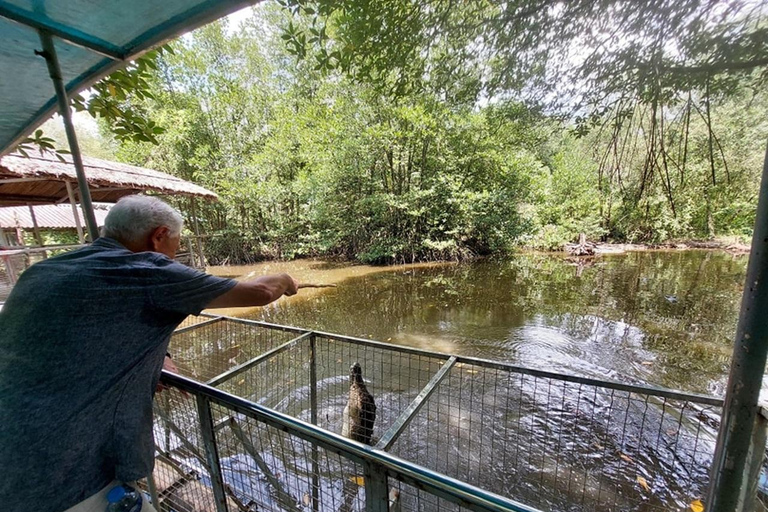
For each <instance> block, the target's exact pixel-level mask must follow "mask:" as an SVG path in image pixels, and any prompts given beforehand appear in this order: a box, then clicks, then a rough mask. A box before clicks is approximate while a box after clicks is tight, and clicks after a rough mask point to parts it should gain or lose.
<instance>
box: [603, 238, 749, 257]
mask: <svg viewBox="0 0 768 512" xmlns="http://www.w3.org/2000/svg"><path fill="white" fill-rule="evenodd" d="M691 249H705V250H720V251H726V252H729V253H733V254H746V253H749V250H750V246H749V245H748V244H745V243H743V242H742V241H741V240H739V239H738V238H736V237H729V238H716V239H714V240H670V241H668V242H663V243H660V244H624V243H599V244H597V247H596V248H595V252H596V253H598V254H618V253H622V252H629V251H658V250H691Z"/></svg>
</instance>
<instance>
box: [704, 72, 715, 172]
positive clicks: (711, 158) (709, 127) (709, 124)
mask: <svg viewBox="0 0 768 512" xmlns="http://www.w3.org/2000/svg"><path fill="white" fill-rule="evenodd" d="M709 82H710V80H709V76H707V87H706V93H705V94H706V106H707V118H706V119H705V120H704V122H705V123H706V124H707V134H708V137H707V143H708V145H709V166H710V168H711V169H712V185H713V186H716V185H717V180H716V179H715V154H714V151H713V149H712V118H711V117H710V105H709V104H710V102H711V97H710V95H709Z"/></svg>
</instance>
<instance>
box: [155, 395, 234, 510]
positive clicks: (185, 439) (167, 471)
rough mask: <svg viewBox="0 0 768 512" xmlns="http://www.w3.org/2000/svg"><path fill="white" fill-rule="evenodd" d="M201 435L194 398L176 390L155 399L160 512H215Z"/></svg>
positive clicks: (156, 479)
mask: <svg viewBox="0 0 768 512" xmlns="http://www.w3.org/2000/svg"><path fill="white" fill-rule="evenodd" d="M200 432H201V430H200V421H199V418H198V411H197V405H196V402H195V398H194V397H192V396H189V395H186V394H185V393H183V392H181V391H179V390H176V389H170V390H165V391H163V392H161V393H159V394H158V395H157V397H156V398H155V424H154V432H153V433H154V437H155V447H156V458H155V469H154V472H153V477H154V480H155V484H156V485H157V490H158V498H159V504H160V506H159V509H158V510H159V511H162V512H170V511H175V512H215V511H216V502H215V500H214V497H213V491H212V488H211V479H210V469H209V467H208V462H207V460H206V456H205V448H204V447H203V442H202V439H201V434H200ZM156 508H157V507H156ZM233 510H234V509H233Z"/></svg>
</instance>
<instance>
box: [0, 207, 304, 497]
mask: <svg viewBox="0 0 768 512" xmlns="http://www.w3.org/2000/svg"><path fill="white" fill-rule="evenodd" d="M181 228H182V218H181V215H179V213H178V212H176V211H175V210H174V209H173V208H171V207H170V206H168V205H167V204H166V203H164V202H163V201H161V200H159V199H156V198H152V197H146V196H129V197H126V198H123V199H121V200H120V201H119V202H118V203H117V204H116V205H115V206H114V207H113V208H112V210H110V212H109V214H108V215H107V218H106V220H105V223H104V229H103V234H104V236H103V237H102V238H99V239H98V240H96V241H94V242H93V243H92V244H91V245H89V246H87V247H84V248H81V249H79V250H76V251H73V252H69V253H66V254H63V255H60V256H56V257H54V258H50V259H48V260H44V261H42V262H40V263H37V264H35V265H32V267H30V268H29V269H28V270H26V271H25V272H24V273H23V274H22V275H21V277H20V279H19V281H18V283H17V284H16V286H15V287H14V288H13V290H12V292H11V295H10V296H9V298H8V300H7V302H6V304H5V306H4V307H3V309H2V311H0V467H2V468H4V472H3V476H2V478H0V497H1V498H2V502H3V505H2V509H3V510H13V511H17V512H23V511H30V512H31V511H34V512H61V511H63V510H71V511H85V510H88V511H90V510H98V511H99V512H101V511H103V510H105V508H106V498H105V497H106V494H107V492H108V491H109V490H110V489H111V488H112V487H114V486H115V485H117V484H118V483H121V482H133V481H135V480H138V479H140V478H143V477H145V476H147V475H148V474H149V473H150V472H151V471H152V467H153V465H154V441H153V438H152V395H153V393H154V391H155V388H156V386H157V383H158V381H159V378H160V370H161V369H162V368H163V364H164V361H165V364H166V366H167V367H170V366H171V364H172V363H171V361H170V359H169V358H166V348H167V346H168V342H169V340H170V336H171V334H172V333H173V331H174V329H175V328H176V327H177V326H178V325H179V324H180V323H181V322H182V320H184V318H186V317H187V315H190V314H199V313H200V312H201V310H203V309H204V308H209V307H238V306H262V305H266V304H269V303H270V302H273V301H275V300H277V299H278V298H280V297H282V296H283V295H293V294H295V293H296V292H297V284H296V282H295V281H294V280H293V279H292V278H291V277H290V276H289V275H287V274H279V275H272V276H263V277H260V278H258V279H255V280H252V281H246V282H237V281H234V280H231V279H224V278H221V277H215V276H212V275H208V274H205V273H203V272H199V271H197V270H194V269H191V268H189V267H186V266H184V265H182V264H180V263H178V262H176V261H174V260H173V258H174V257H175V255H176V251H177V250H178V247H179V237H180V234H181ZM142 510H143V511H147V510H152V508H151V506H149V505H148V504H146V503H145V507H144V508H143V509H142Z"/></svg>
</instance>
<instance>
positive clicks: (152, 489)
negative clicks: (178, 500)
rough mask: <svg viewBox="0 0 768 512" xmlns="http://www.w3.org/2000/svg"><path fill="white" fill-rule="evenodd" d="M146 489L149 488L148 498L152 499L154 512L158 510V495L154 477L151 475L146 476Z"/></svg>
mask: <svg viewBox="0 0 768 512" xmlns="http://www.w3.org/2000/svg"><path fill="white" fill-rule="evenodd" d="M147 487H148V488H149V496H150V498H152V506H154V507H155V510H160V494H159V493H158V492H157V484H156V483H155V475H154V474H152V473H150V474H148V475H147Z"/></svg>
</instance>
